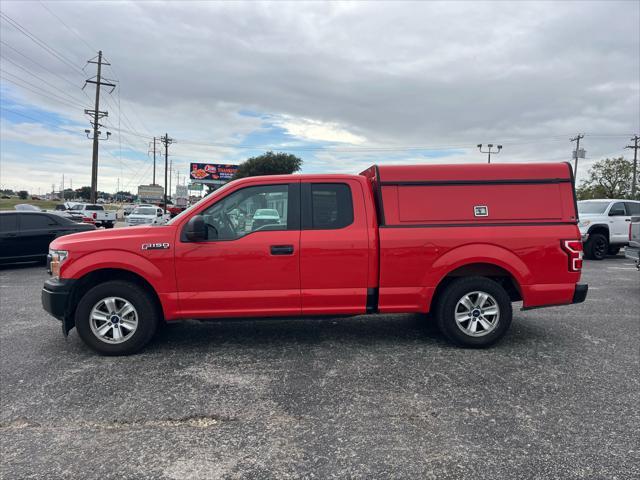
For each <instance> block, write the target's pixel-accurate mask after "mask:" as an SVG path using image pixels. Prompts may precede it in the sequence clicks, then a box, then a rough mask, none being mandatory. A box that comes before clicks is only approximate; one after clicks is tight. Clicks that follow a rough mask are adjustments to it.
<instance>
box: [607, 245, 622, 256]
mask: <svg viewBox="0 0 640 480" xmlns="http://www.w3.org/2000/svg"><path fill="white" fill-rule="evenodd" d="M619 251H620V247H617V246H615V245H609V249H608V250H607V253H608V254H609V255H617V254H618V252H619Z"/></svg>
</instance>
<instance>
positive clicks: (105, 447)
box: [0, 256, 640, 480]
mask: <svg viewBox="0 0 640 480" xmlns="http://www.w3.org/2000/svg"><path fill="white" fill-rule="evenodd" d="M46 277H47V275H46V273H45V271H44V268H43V267H41V266H38V267H32V266H26V267H9V268H4V269H2V270H0V325H1V327H2V328H1V329H0V361H1V364H0V382H1V383H0V387H1V392H0V393H1V397H0V448H1V452H0V453H1V458H0V477H1V478H3V479H5V478H6V479H14V478H15V479H26V478H74V479H75V478H78V479H145V478H150V479H216V478H225V479H226V478H229V479H233V478H249V479H270V478H273V479H286V478H318V479H329V478H363V479H364V478H385V479H386V478H398V479H400V478H402V479H408V478H419V479H496V478H518V479H529V478H534V479H537V478H539V479H553V478H557V479H583V478H589V479H591V478H594V479H596V478H597V479H601V478H606V479H621V480H622V479H631V478H639V477H640V445H639V438H640V435H639V434H638V432H639V431H640V417H639V413H638V412H639V410H638V404H639V401H640V395H639V394H640V388H639V386H640V385H639V383H640V380H639V372H640V369H639V357H640V353H639V345H640V328H639V323H640V315H639V313H638V312H640V295H639V293H640V274H639V273H638V272H637V271H636V269H635V268H634V267H633V266H632V264H631V262H630V261H628V260H625V259H624V258H623V257H622V256H618V257H616V258H609V259H607V260H604V261H601V262H588V261H587V262H585V268H584V275H583V281H586V282H587V283H589V284H590V290H589V295H588V297H587V301H586V302H585V303H583V304H580V305H574V306H568V307H558V308H548V309H540V310H531V311H527V312H521V311H519V310H518V309H516V310H514V322H513V325H512V327H511V330H510V332H509V333H508V335H507V336H506V338H505V339H504V340H503V341H502V342H501V343H500V344H498V345H497V346H495V347H493V348H491V349H488V350H479V351H478V350H464V349H459V348H456V347H453V346H451V345H449V344H448V343H447V342H446V341H445V340H444V338H443V337H442V335H441V334H440V333H438V331H437V330H436V328H435V326H434V325H433V323H432V322H430V321H429V320H426V319H424V318H422V317H420V316H415V315H379V316H372V317H364V316H362V317H353V318H339V319H338V318H336V319H331V318H329V319H326V318H325V319H312V320H301V319H288V320H241V321H226V322H223V321H218V322H207V323H202V322H195V321H189V322H184V323H180V324H177V325H173V326H169V327H167V328H166V329H165V330H164V331H162V332H161V334H160V335H159V336H158V338H157V339H156V340H155V341H154V342H153V343H152V344H151V345H150V346H149V347H148V348H147V349H146V350H144V352H143V353H141V354H138V355H135V356H131V357H119V358H107V357H100V356H98V355H96V354H94V353H92V352H91V351H89V350H88V349H87V348H86V347H85V346H84V345H83V344H82V343H81V342H80V340H79V338H78V336H77V334H76V333H75V330H74V331H72V333H71V335H70V336H69V338H68V339H67V340H65V339H64V337H63V336H62V333H61V329H60V324H59V322H58V321H57V320H55V319H53V318H52V317H50V316H48V315H47V314H46V313H45V312H44V311H43V310H42V308H41V306H40V288H41V286H42V283H43V281H44V280H45V278H46Z"/></svg>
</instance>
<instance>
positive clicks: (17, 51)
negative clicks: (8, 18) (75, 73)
mask: <svg viewBox="0 0 640 480" xmlns="http://www.w3.org/2000/svg"><path fill="white" fill-rule="evenodd" d="M0 43H1V44H2V45H4V46H5V47H8V48H10V49H11V50H13V51H14V52H15V53H17V54H18V55H20V56H21V57H23V58H26V59H27V60H29V61H30V62H31V63H33V64H34V65H37V66H38V67H40V68H42V69H43V70H45V71H47V72H49V73H50V74H51V75H53V76H55V77H57V78H59V79H60V80H62V81H64V82H67V83H69V84H70V85H72V86H73V87H75V88H80V86H79V85H78V84H77V83H73V82H72V81H71V80H69V79H68V78H65V77H63V76H61V75H58V74H57V73H55V72H54V71H52V70H49V69H48V68H47V67H45V66H44V65H42V64H41V63H40V62H38V61H37V60H34V59H33V58H31V57H29V56H28V55H25V54H24V53H23V52H21V51H20V50H18V49H17V48H15V47H12V46H11V45H9V44H8V43H7V42H5V41H4V40H1V39H0ZM4 58H5V59H6V58H7V57H6V55H5V56H4ZM80 91H81V92H82V93H83V94H84V95H85V96H86V97H87V98H89V96H88V95H87V93H86V92H84V91H83V90H80Z"/></svg>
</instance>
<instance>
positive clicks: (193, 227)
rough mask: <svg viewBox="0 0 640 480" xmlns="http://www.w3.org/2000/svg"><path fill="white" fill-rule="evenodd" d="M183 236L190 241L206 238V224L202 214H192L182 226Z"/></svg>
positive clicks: (199, 240) (201, 240) (202, 240)
mask: <svg viewBox="0 0 640 480" xmlns="http://www.w3.org/2000/svg"><path fill="white" fill-rule="evenodd" d="M184 236H185V237H186V238H187V240H189V241H190V242H204V241H205V240H206V239H207V226H206V225H205V223H204V218H202V215H194V216H193V217H191V218H190V219H189V221H188V222H187V225H186V226H185V228H184Z"/></svg>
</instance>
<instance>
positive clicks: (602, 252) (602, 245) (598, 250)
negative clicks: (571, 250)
mask: <svg viewBox="0 0 640 480" xmlns="http://www.w3.org/2000/svg"><path fill="white" fill-rule="evenodd" d="M608 250H609V239H607V237H606V236H604V235H603V234H602V233H593V234H591V235H589V239H588V240H587V243H585V245H584V253H585V256H586V257H587V258H590V259H592V260H602V259H604V258H605V257H606V256H607V252H608Z"/></svg>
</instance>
